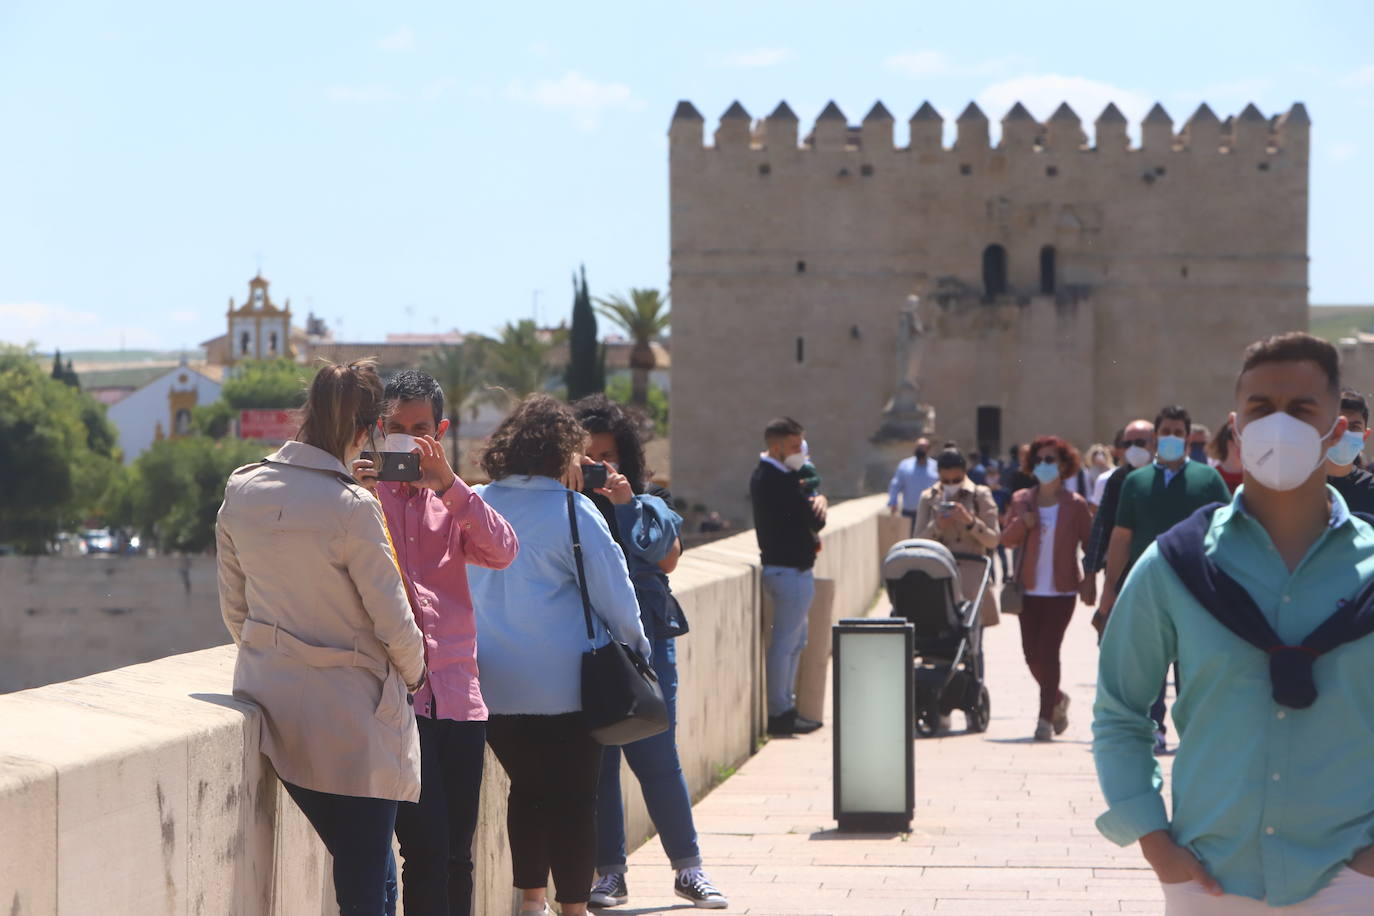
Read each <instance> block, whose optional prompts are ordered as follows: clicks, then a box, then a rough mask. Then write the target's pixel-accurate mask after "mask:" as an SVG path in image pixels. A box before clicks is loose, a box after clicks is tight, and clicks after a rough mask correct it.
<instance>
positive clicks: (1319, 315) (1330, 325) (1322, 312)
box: [1307, 305, 1374, 343]
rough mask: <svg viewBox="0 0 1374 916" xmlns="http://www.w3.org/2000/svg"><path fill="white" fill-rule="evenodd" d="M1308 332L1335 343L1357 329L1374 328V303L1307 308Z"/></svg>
mask: <svg viewBox="0 0 1374 916" xmlns="http://www.w3.org/2000/svg"><path fill="white" fill-rule="evenodd" d="M1307 323H1308V327H1307V329H1308V332H1309V333H1311V334H1312V335H1313V336H1314V337H1320V338H1322V339H1323V340H1329V341H1331V342H1332V343H1335V342H1336V341H1337V340H1338V339H1339V338H1341V337H1350V336H1351V335H1352V334H1353V333H1354V332H1355V331H1369V330H1374V305H1314V306H1311V307H1310V308H1309V309H1308V310H1307Z"/></svg>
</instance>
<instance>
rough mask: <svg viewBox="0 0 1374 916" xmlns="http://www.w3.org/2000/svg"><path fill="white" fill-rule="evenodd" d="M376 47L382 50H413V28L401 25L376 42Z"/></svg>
mask: <svg viewBox="0 0 1374 916" xmlns="http://www.w3.org/2000/svg"><path fill="white" fill-rule="evenodd" d="M377 47H379V48H381V49H382V50H383V51H413V50H415V30H414V29H412V28H411V27H410V26H408V25H403V26H401V27H400V28H399V29H397V30H396V31H394V32H392V33H391V34H390V35H387V36H386V37H385V38H383V39H382V40H381V41H379V42H377Z"/></svg>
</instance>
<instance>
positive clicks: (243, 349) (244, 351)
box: [239, 331, 248, 356]
mask: <svg viewBox="0 0 1374 916" xmlns="http://www.w3.org/2000/svg"><path fill="white" fill-rule="evenodd" d="M239 355H240V356H247V355H248V332H247V331H244V332H243V333H242V334H241V335H239Z"/></svg>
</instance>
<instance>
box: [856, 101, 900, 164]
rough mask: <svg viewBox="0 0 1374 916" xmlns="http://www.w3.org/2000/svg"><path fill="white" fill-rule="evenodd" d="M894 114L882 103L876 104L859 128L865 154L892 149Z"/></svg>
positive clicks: (861, 145) (860, 144) (861, 144)
mask: <svg viewBox="0 0 1374 916" xmlns="http://www.w3.org/2000/svg"><path fill="white" fill-rule="evenodd" d="M893 122H894V119H893V117H892V112H890V111H888V110H887V106H885V105H884V104H883V103H882V102H874V103H873V107H872V108H870V109H869V110H868V114H866V115H864V120H863V124H862V125H861V126H860V128H859V137H860V142H859V146H860V148H862V149H863V150H864V151H865V152H878V151H879V150H890V149H892V126H893Z"/></svg>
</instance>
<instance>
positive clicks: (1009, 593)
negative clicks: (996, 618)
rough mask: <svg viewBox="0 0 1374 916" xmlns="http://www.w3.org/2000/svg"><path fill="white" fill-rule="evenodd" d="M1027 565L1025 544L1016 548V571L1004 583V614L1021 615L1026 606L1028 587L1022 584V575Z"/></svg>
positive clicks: (1002, 598)
mask: <svg viewBox="0 0 1374 916" xmlns="http://www.w3.org/2000/svg"><path fill="white" fill-rule="evenodd" d="M1025 565H1026V545H1025V543H1024V542H1023V543H1022V544H1021V546H1020V547H1018V548H1016V571H1015V573H1014V574H1013V576H1012V578H1011V579H1010V580H1008V581H1006V582H1003V583H1002V596H1001V601H1002V613H1003V614H1010V615H1012V616H1013V617H1015V616H1016V615H1018V614H1020V613H1021V608H1022V606H1023V605H1024V604H1025V598H1026V586H1025V585H1024V584H1023V583H1022V582H1021V573H1022V569H1023V567H1024V566H1025Z"/></svg>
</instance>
